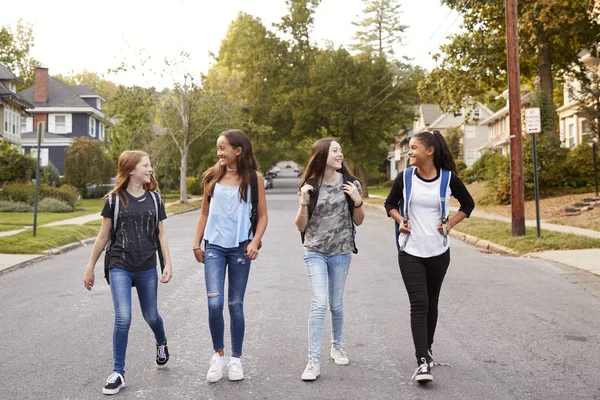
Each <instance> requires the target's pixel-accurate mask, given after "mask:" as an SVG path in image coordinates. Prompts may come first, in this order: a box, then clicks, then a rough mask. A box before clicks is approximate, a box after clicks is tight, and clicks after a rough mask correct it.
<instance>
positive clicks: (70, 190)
mask: <svg viewBox="0 0 600 400" xmlns="http://www.w3.org/2000/svg"><path fill="white" fill-rule="evenodd" d="M40 197H41V198H43V199H45V198H48V197H50V198H53V199H57V200H62V201H64V202H65V203H67V204H68V205H69V206H70V207H71V208H72V209H74V208H75V204H76V203H77V199H78V198H79V192H78V191H77V189H75V188H74V187H73V186H69V185H62V186H61V187H59V188H56V187H52V186H46V185H42V186H40Z"/></svg>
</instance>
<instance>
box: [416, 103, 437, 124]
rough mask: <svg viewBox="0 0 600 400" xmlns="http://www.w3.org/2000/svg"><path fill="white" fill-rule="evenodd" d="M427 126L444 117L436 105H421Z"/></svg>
mask: <svg viewBox="0 0 600 400" xmlns="http://www.w3.org/2000/svg"><path fill="white" fill-rule="evenodd" d="M419 109H420V112H421V115H422V116H423V122H425V125H429V124H431V123H432V122H433V121H435V120H436V119H438V117H439V116H440V115H442V110H440V108H439V107H438V106H437V105H436V104H421V105H420V106H419Z"/></svg>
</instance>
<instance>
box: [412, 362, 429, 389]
mask: <svg viewBox="0 0 600 400" xmlns="http://www.w3.org/2000/svg"><path fill="white" fill-rule="evenodd" d="M413 378H414V379H415V380H416V381H417V382H419V383H428V382H431V381H432V380H433V375H431V367H430V366H429V363H428V362H427V360H426V359H425V358H421V361H420V364H419V366H418V367H417V369H416V370H415V373H414V374H413V376H412V377H411V378H410V379H413Z"/></svg>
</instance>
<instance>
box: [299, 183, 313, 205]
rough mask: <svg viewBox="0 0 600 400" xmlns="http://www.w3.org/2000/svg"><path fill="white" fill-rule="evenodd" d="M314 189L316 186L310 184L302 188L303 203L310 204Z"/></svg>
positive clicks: (301, 200) (301, 199) (301, 198)
mask: <svg viewBox="0 0 600 400" xmlns="http://www.w3.org/2000/svg"><path fill="white" fill-rule="evenodd" d="M313 190H315V188H314V187H312V186H311V185H308V184H307V185H304V186H302V188H300V202H301V203H302V204H308V202H309V201H310V192H312V191H313Z"/></svg>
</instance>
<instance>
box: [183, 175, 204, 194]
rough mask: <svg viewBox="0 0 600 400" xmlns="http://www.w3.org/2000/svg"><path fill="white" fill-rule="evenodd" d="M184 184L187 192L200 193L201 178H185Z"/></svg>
mask: <svg viewBox="0 0 600 400" xmlns="http://www.w3.org/2000/svg"><path fill="white" fill-rule="evenodd" d="M185 184H186V186H187V191H188V194H193V195H196V196H198V195H201V194H202V190H203V188H202V179H196V178H195V177H193V176H188V177H187V178H185Z"/></svg>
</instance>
